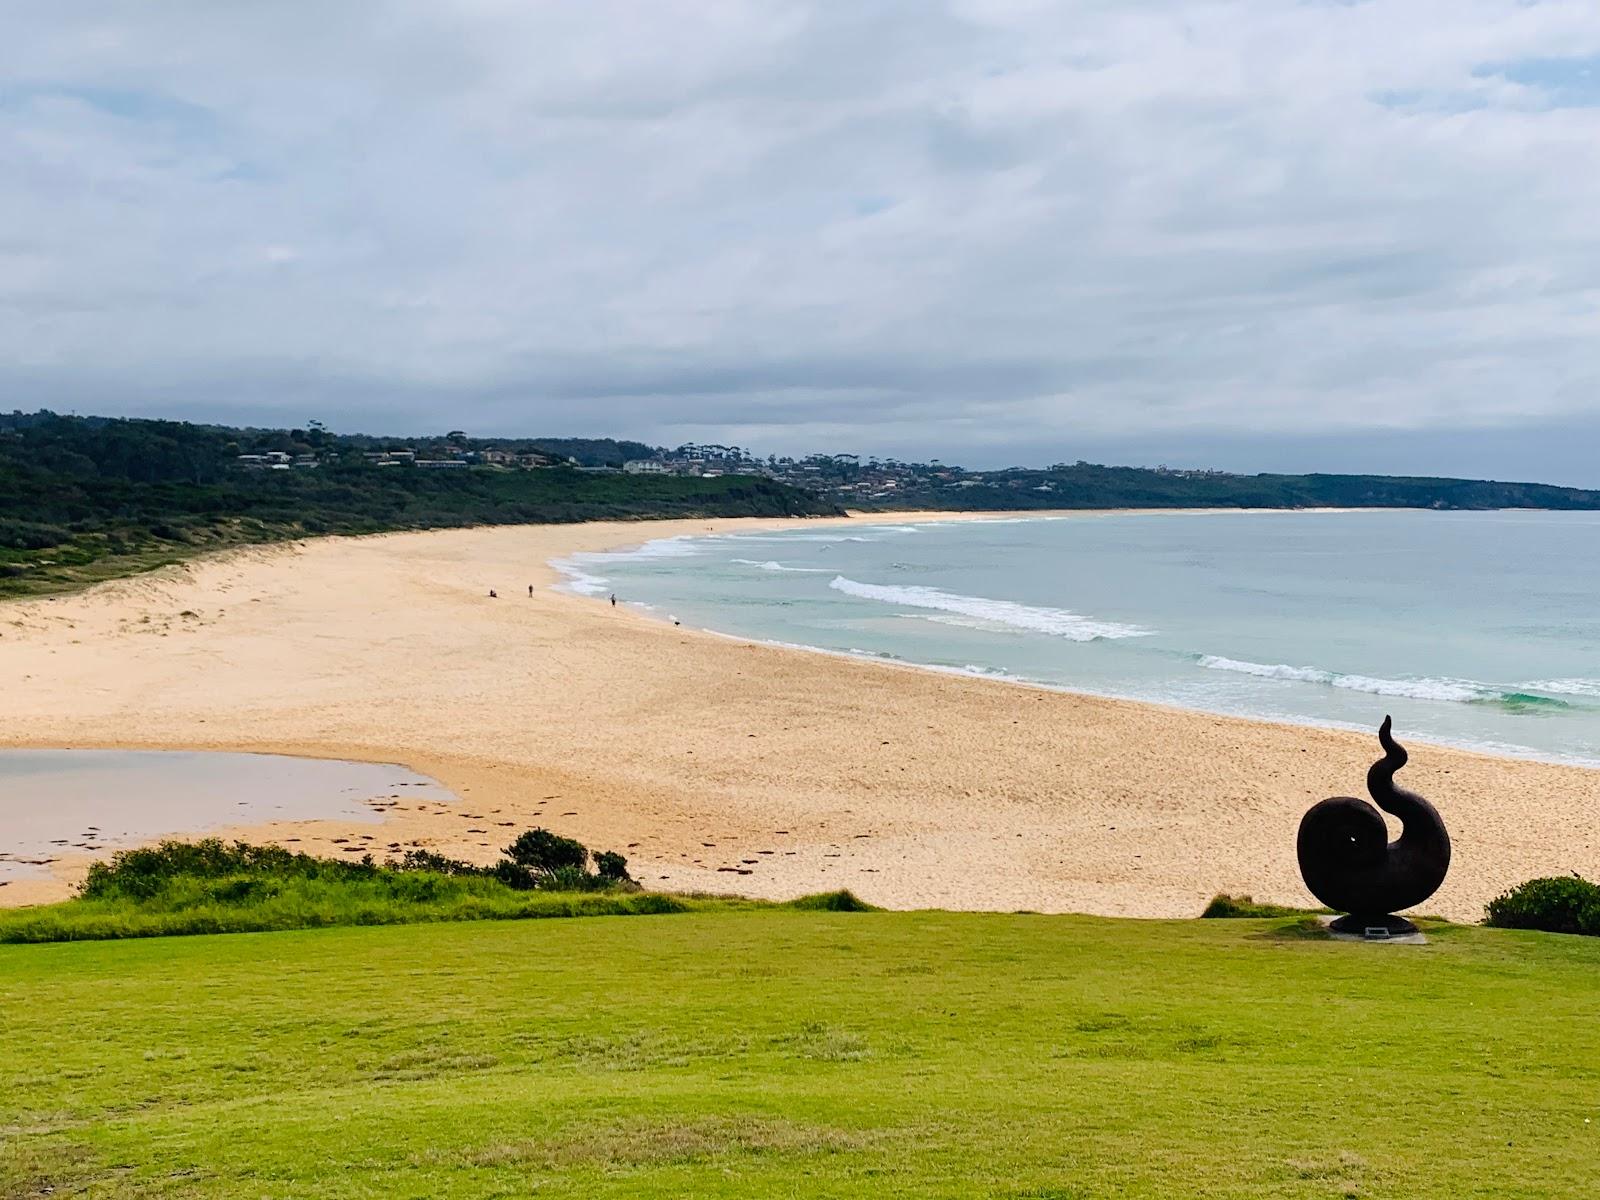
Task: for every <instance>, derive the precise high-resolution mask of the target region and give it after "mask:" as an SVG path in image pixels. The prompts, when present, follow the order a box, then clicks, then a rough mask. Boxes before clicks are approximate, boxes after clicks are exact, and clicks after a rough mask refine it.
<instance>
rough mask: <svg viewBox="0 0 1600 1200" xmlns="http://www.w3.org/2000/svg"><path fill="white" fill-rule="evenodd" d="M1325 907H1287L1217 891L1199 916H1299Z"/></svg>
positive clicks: (1323, 910)
mask: <svg viewBox="0 0 1600 1200" xmlns="http://www.w3.org/2000/svg"><path fill="white" fill-rule="evenodd" d="M1327 911H1328V910H1327V909H1315V908H1289V907H1288V906H1286V905H1283V904H1258V903H1256V901H1255V900H1253V899H1251V898H1250V897H1249V896H1230V895H1228V893H1227V892H1218V893H1217V894H1216V895H1215V896H1213V897H1211V903H1210V904H1208V905H1206V910H1205V912H1203V913H1201V914H1200V915H1201V917H1301V916H1304V915H1305V914H1306V913H1310V912H1327Z"/></svg>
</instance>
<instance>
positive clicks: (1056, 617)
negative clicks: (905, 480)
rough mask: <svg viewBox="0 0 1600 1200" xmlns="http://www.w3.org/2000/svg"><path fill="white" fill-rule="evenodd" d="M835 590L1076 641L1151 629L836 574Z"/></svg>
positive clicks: (1140, 633) (1135, 634)
mask: <svg viewBox="0 0 1600 1200" xmlns="http://www.w3.org/2000/svg"><path fill="white" fill-rule="evenodd" d="M828 586H829V587H831V588H832V589H833V590H834V591H836V592H843V593H844V594H845V595H847V596H856V597H858V598H860V599H862V600H877V601H880V602H881V603H884V604H897V605H901V606H902V607H905V608H927V609H933V610H936V611H938V612H946V613H955V614H957V615H959V616H963V617H970V618H972V619H973V620H974V621H982V622H984V623H985V625H984V626H983V627H985V628H988V627H991V626H1000V627H1005V628H1009V629H1026V630H1030V631H1032V632H1034V633H1048V634H1050V635H1051V636H1053V637H1063V638H1067V639H1068V640H1069V641H1074V642H1092V641H1096V640H1098V639H1100V638H1129V637H1143V636H1145V635H1146V634H1148V633H1150V632H1151V631H1150V630H1148V629H1141V628H1140V627H1139V626H1137V625H1123V624H1120V623H1118V622H1115V621H1097V620H1095V619H1094V618H1092V617H1085V616H1081V615H1079V614H1078V613H1075V612H1069V611H1067V610H1066V609H1064V608H1043V607H1034V606H1033V605H1029V604H1018V603H1016V602H1015V601H1013V600H991V599H988V598H986V597H983V596H963V595H960V594H958V593H956V592H946V591H943V590H941V589H939V588H933V587H901V586H890V585H886V584H877V583H858V582H857V581H856V580H854V579H846V578H845V577H844V576H843V575H835V576H834V577H833V582H832V583H830V584H829V585H828Z"/></svg>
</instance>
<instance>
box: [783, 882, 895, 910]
mask: <svg viewBox="0 0 1600 1200" xmlns="http://www.w3.org/2000/svg"><path fill="white" fill-rule="evenodd" d="M784 907H785V908H798V909H801V910H803V911H805V912H877V911H878V910H877V909H876V908H874V907H873V906H872V905H870V904H868V903H867V902H866V901H865V900H861V899H859V898H857V896H856V894H855V893H854V892H851V891H849V890H847V889H844V888H841V889H840V890H839V891H837V892H816V893H813V894H812V895H810V896H800V897H799V898H797V899H794V900H790V901H789V902H788V903H787V904H785V905H784Z"/></svg>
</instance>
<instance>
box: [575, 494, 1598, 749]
mask: <svg viewBox="0 0 1600 1200" xmlns="http://www.w3.org/2000/svg"><path fill="white" fill-rule="evenodd" d="M1414 511H1428V510H1416V509H1403V508H1400V509H1397V508H1378V507H1363V508H1298V509H1293V508H1257V509H1243V508H1183V509H1161V508H1122V509H1116V508H1106V509H1040V510H1033V509H1021V510H1011V509H1008V510H1003V511H995V512H993V513H978V514H974V513H968V512H940V511H937V510H929V511H915V512H908V513H905V514H903V515H904V516H905V517H907V518H909V519H910V520H914V521H917V522H920V523H923V524H929V523H933V522H945V521H951V522H954V521H964V520H969V519H976V520H983V519H988V520H993V521H1004V522H1005V523H1008V524H1010V523H1015V522H1017V521H1025V520H1030V519H1033V520H1063V519H1069V518H1074V517H1112V516H1221V515H1226V514H1230V513H1240V514H1253V515H1260V514H1265V513H1301V514H1305V513H1337V514H1347V513H1363V512H1375V513H1378V512H1382V513H1390V512H1414ZM1494 511H1519V510H1494ZM1537 511H1540V512H1557V511H1564V510H1558V509H1540V510H1537ZM849 515H850V517H851V518H852V519H861V520H862V521H863V524H864V525H865V526H866V527H869V528H870V527H872V526H881V525H894V524H896V523H898V522H896V521H893V520H877V519H873V518H876V517H877V516H879V515H880V514H876V513H872V512H851V513H850V514H849ZM888 515H889V516H891V517H892V516H895V515H898V514H888ZM816 519H817V518H811V520H816ZM826 519H827V520H829V521H838V520H840V518H826ZM694 536H695V535H693V534H688V535H685V534H677V535H669V536H667V537H661V538H649V539H647V540H645V541H639V542H635V541H627V542H622V543H618V544H616V545H613V546H609V547H607V548H605V549H602V550H587V549H586V550H583V551H578V552H577V553H584V554H609V553H619V552H631V551H634V550H642V549H645V548H646V547H648V546H651V545H654V544H656V543H657V542H669V541H676V540H678V539H680V538H684V537H694ZM702 536H706V537H711V536H715V535H709V534H708V535H702ZM548 565H549V566H550V567H551V568H552V569H553V570H555V571H556V572H557V574H558V575H559V576H561V577H562V578H561V580H560V581H559V582H557V583H556V584H555V585H553V586H554V587H555V589H556V590H557V591H560V592H564V593H565V594H567V595H569V596H571V597H573V598H574V599H578V600H590V601H602V598H603V596H604V595H605V593H606V592H607V591H609V590H610V585H609V583H608V584H606V586H605V587H603V588H601V589H599V590H598V591H585V590H583V589H584V581H585V579H587V578H589V577H588V576H586V575H585V573H584V572H582V571H580V570H579V569H577V568H576V567H573V566H571V565H570V564H565V563H563V562H561V561H560V560H553V561H552V562H550V563H549V564H548ZM618 603H619V606H620V607H622V608H625V609H627V611H628V612H630V613H632V614H635V615H637V616H642V617H644V618H646V619H647V620H651V621H655V622H657V623H658V624H662V625H669V627H670V628H679V629H680V631H681V629H682V628H688V629H690V630H691V631H693V632H696V633H702V634H708V635H710V636H712V637H719V638H727V639H730V640H733V641H737V642H754V643H756V644H757V645H761V646H769V647H771V648H773V649H776V650H791V651H796V652H799V653H804V654H820V655H824V656H827V657H830V658H839V659H847V660H851V661H856V662H865V663H873V664H877V665H880V666H884V667H900V668H904V669H906V670H911V671H928V672H933V673H935V674H940V675H954V676H958V677H960V678H965V679H981V680H985V681H988V682H990V683H998V684H1006V685H1010V686H1013V687H1026V688H1037V689H1039V690H1041V691H1046V692H1056V693H1060V694H1062V695H1068V696H1081V697H1085V698H1090V699H1099V700H1110V701H1117V702H1120V703H1126V704H1140V705H1147V706H1149V707H1151V708H1157V709H1163V710H1166V711H1169V712H1175V713H1183V714H1189V715H1194V716H1206V717H1226V718H1229V719H1231V720H1241V721H1249V722H1251V723H1254V724H1261V725H1275V726H1282V727H1285V728H1288V729H1330V730H1339V731H1341V732H1345V733H1353V734H1357V735H1371V734H1372V730H1371V729H1369V728H1367V727H1365V726H1360V725H1356V724H1354V723H1347V722H1340V721H1329V720H1317V719H1316V718H1314V717H1306V718H1296V717H1292V716H1284V715H1278V716H1259V715H1255V714H1250V713H1236V712H1227V711H1224V710H1221V709H1209V708H1190V707H1187V706H1185V705H1182V704H1175V703H1169V702H1166V701H1162V700H1150V699H1145V698H1143V697H1138V696H1125V695H1120V694H1118V693H1116V692H1098V691H1091V690H1089V689H1086V688H1081V687H1071V686H1068V685H1066V684H1057V683H1050V682H1047V681H1044V680H1038V679H1028V678H1025V677H1022V676H1018V675H1012V674H1008V673H1006V672H1003V671H999V670H995V671H988V670H983V669H978V668H962V667H952V666H947V665H944V664H940V663H925V662H917V661H915V660H912V659H905V658H899V657H893V656H888V655H880V654H876V653H874V652H872V651H867V650H838V649H834V648H832V647H829V646H814V645H810V644H808V643H804V642H786V641H781V640H778V639H775V638H762V637H756V636H751V635H746V634H740V633H732V632H729V631H727V630H722V629H712V628H710V627H707V626H687V627H681V626H671V625H670V624H669V623H670V621H671V620H672V618H670V617H669V616H667V615H665V614H664V613H659V612H658V611H657V610H656V608H655V606H653V605H647V604H641V603H639V602H635V601H628V600H622V601H619V602H618ZM1378 698H1379V699H1380V700H1381V699H1382V697H1381V696H1379V697H1378ZM1407 743H1408V744H1415V745H1419V746H1430V747H1437V748H1439V749H1444V750H1451V751H1459V752H1461V753H1466V754H1476V755H1482V756H1484V757H1487V758H1494V759H1502V760H1506V761H1510V762H1527V763H1540V764H1544V765H1547V766H1558V767H1576V768H1578V769H1580V770H1587V771H1600V758H1596V759H1591V758H1584V757H1581V756H1579V755H1563V754H1560V753H1555V752H1544V751H1540V750H1538V749H1537V748H1535V747H1532V746H1513V745H1506V744H1497V745H1480V744H1476V743H1472V742H1467V741H1448V740H1444V739H1439V738H1433V737H1429V736H1427V735H1424V734H1416V733H1411V734H1408V735H1407Z"/></svg>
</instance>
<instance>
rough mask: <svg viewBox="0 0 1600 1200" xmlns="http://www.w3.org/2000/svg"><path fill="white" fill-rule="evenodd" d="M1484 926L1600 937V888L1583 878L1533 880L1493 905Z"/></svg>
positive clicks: (1505, 894) (1565, 876)
mask: <svg viewBox="0 0 1600 1200" xmlns="http://www.w3.org/2000/svg"><path fill="white" fill-rule="evenodd" d="M1483 923H1484V924H1485V925H1494V926H1497V927H1498V928H1501V929H1541V930H1543V931H1545V932H1546V933H1579V934H1587V935H1588V936H1590V937H1600V884H1594V883H1591V882H1590V881H1589V880H1587V879H1584V878H1583V877H1582V876H1580V875H1562V876H1555V877H1550V878H1543V879H1530V880H1528V881H1527V882H1526V883H1520V884H1518V885H1517V886H1516V887H1514V888H1511V889H1509V890H1507V891H1504V892H1502V893H1500V895H1498V896H1496V897H1495V898H1494V899H1493V900H1491V901H1489V905H1488V908H1487V910H1486V914H1485V916H1484V922H1483Z"/></svg>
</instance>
